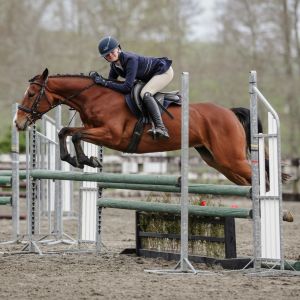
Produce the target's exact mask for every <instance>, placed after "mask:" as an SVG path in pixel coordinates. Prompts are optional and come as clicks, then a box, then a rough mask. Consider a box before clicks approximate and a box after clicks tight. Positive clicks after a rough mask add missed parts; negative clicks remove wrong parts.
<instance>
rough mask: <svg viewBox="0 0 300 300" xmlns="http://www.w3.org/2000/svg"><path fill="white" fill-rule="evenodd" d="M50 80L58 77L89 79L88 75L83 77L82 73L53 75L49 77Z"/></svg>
mask: <svg viewBox="0 0 300 300" xmlns="http://www.w3.org/2000/svg"><path fill="white" fill-rule="evenodd" d="M49 77H50V78H58V77H75V78H91V77H90V76H89V75H85V74H84V73H80V74H55V75H50V76H49Z"/></svg>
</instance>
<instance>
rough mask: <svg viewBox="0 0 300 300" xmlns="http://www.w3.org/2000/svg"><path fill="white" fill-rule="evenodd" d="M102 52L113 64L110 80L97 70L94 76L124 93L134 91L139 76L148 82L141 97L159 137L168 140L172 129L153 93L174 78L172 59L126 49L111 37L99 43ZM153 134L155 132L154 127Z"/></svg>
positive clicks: (100, 81)
mask: <svg viewBox="0 0 300 300" xmlns="http://www.w3.org/2000/svg"><path fill="white" fill-rule="evenodd" d="M98 49H99V52H100V55H101V56H102V57H104V58H105V59H106V61H108V62H109V63H110V72H109V76H108V79H109V80H105V79H104V78H103V77H102V76H100V75H98V74H97V73H95V75H94V76H93V75H92V77H93V79H94V81H95V82H96V83H97V84H100V85H102V86H106V87H108V88H111V89H113V90H116V91H118V92H121V93H123V94H128V93H130V91H131V89H132V87H133V85H134V81H135V80H136V79H138V80H141V81H143V82H145V83H146V84H145V86H144V87H143V89H142V91H141V98H142V100H143V103H144V105H145V107H146V109H147V111H148V112H149V114H150V116H151V118H152V120H153V123H154V125H155V133H156V135H157V137H158V138H163V139H168V138H169V134H168V130H167V128H166V127H165V125H164V123H163V121H162V118H161V115H160V110H159V107H158V105H157V103H156V101H155V99H154V98H153V95H154V94H155V93H157V92H158V91H161V90H162V89H163V88H164V87H166V86H167V85H168V84H169V83H170V82H171V80H172V79H173V68H172V67H171V64H172V61H171V60H169V59H168V58H166V57H162V58H157V57H146V56H142V55H139V54H136V53H132V52H127V51H123V50H122V49H121V46H120V44H119V42H118V41H117V40H116V39H115V38H113V37H111V36H106V37H104V38H102V39H101V40H100V42H99V46H98ZM119 76H120V77H123V78H125V81H124V82H116V81H110V80H111V79H112V80H115V79H117V78H118V77H119ZM148 133H149V134H154V132H153V131H152V129H150V130H148Z"/></svg>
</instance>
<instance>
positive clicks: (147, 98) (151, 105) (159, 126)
mask: <svg viewBox="0 0 300 300" xmlns="http://www.w3.org/2000/svg"><path fill="white" fill-rule="evenodd" d="M143 103H144V104H145V107H146V109H147V111H148V112H149V114H150V116H151V118H152V120H153V123H154V125H155V132H153V129H149V130H148V133H149V134H151V135H155V134H156V135H157V136H158V137H159V138H163V139H168V138H169V134H168V130H167V128H166V127H165V125H164V123H163V121H162V118H161V115H160V111H159V107H158V105H157V103H156V101H155V99H154V98H153V97H152V95H151V94H150V93H145V95H144V98H143Z"/></svg>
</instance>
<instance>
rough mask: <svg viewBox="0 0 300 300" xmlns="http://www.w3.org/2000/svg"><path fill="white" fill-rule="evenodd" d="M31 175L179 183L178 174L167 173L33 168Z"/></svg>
mask: <svg viewBox="0 0 300 300" xmlns="http://www.w3.org/2000/svg"><path fill="white" fill-rule="evenodd" d="M30 175H31V176H32V177H33V178H35V179H57V180H74V181H93V182H114V183H136V184H153V185H176V184H177V183H178V176H166V175H135V174H116V173H89V172H62V171H51V170H32V171H31V172H30Z"/></svg>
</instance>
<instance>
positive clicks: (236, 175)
mask: <svg viewBox="0 0 300 300" xmlns="http://www.w3.org/2000/svg"><path fill="white" fill-rule="evenodd" d="M195 149H196V150H197V151H198V153H199V154H200V155H201V157H202V159H203V160H204V161H205V162H206V163H207V164H208V165H209V166H210V167H212V168H214V169H216V170H218V171H219V172H220V173H222V174H223V175H225V176H226V177H227V178H228V179H229V180H230V181H232V182H234V183H235V184H238V185H251V173H252V171H251V167H250V164H249V163H248V161H247V159H246V157H245V159H244V160H235V161H233V160H232V159H229V160H227V161H226V162H222V163H219V162H218V161H217V160H216V159H215V157H214V156H213V155H212V154H211V152H210V151H209V150H208V149H207V148H206V147H204V146H202V147H195Z"/></svg>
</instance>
